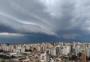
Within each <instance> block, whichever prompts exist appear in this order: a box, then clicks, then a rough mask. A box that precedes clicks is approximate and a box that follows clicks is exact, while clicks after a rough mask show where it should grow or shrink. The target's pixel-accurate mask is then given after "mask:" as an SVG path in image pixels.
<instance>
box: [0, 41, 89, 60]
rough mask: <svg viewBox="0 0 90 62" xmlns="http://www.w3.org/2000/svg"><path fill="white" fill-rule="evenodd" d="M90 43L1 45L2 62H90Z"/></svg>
mask: <svg viewBox="0 0 90 62" xmlns="http://www.w3.org/2000/svg"><path fill="white" fill-rule="evenodd" d="M89 60H90V44H89V43H60V42H58V43H37V44H0V62H1V61H4V62H89Z"/></svg>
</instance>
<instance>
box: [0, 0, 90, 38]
mask: <svg viewBox="0 0 90 62" xmlns="http://www.w3.org/2000/svg"><path fill="white" fill-rule="evenodd" d="M0 26H1V27H2V26H6V27H7V29H8V28H11V29H13V30H14V31H13V32H16V33H44V34H47V35H55V36H60V34H63V37H64V38H66V37H67V38H73V37H77V36H80V35H81V34H90V1H89V0H83V1H82V0H73V1H72V0H0ZM1 27H0V28H1ZM4 31H5V29H2V30H0V32H4ZM6 31H7V30H6ZM68 36H69V37H68ZM70 36H71V37H70Z"/></svg>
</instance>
